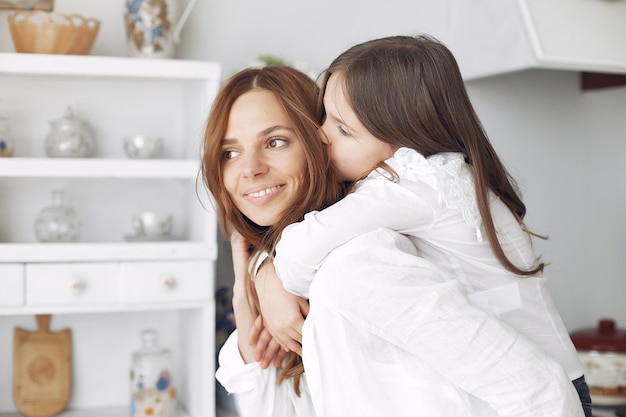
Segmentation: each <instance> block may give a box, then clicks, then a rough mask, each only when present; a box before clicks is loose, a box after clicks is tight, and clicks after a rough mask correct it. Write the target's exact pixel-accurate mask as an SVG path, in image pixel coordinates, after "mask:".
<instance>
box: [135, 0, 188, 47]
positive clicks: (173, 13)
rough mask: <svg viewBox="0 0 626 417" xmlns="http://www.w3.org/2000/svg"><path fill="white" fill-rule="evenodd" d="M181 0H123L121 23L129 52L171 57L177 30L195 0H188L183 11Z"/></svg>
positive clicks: (176, 40) (176, 39)
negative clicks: (122, 21) (122, 22)
mask: <svg viewBox="0 0 626 417" xmlns="http://www.w3.org/2000/svg"><path fill="white" fill-rule="evenodd" d="M180 1H181V0H126V6H125V8H124V25H125V27H126V45H127V49H128V55H129V56H132V57H144V58H173V57H174V50H175V47H176V45H178V43H180V32H181V30H182V29H183V25H184V24H185V22H186V21H187V18H188V17H189V15H190V14H191V11H192V9H193V7H194V6H195V5H196V2H197V0H188V2H187V5H186V6H185V8H184V10H183V11H182V13H180V6H179V2H180Z"/></svg>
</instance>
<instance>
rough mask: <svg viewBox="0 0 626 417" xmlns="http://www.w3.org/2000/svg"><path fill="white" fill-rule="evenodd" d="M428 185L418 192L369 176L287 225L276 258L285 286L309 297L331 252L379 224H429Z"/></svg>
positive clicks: (401, 227)
mask: <svg viewBox="0 0 626 417" xmlns="http://www.w3.org/2000/svg"><path fill="white" fill-rule="evenodd" d="M424 188H425V189H424V193H416V192H414V191H410V190H408V189H407V188H405V187H404V186H402V185H400V184H398V183H396V182H393V181H391V180H389V179H385V178H370V179H366V180H364V181H362V182H361V183H359V185H358V187H357V189H356V190H355V191H354V192H352V193H350V194H348V195H347V196H346V197H344V198H343V199H341V200H340V201H338V202H337V203H335V204H333V205H332V206H330V207H328V208H326V209H324V210H322V211H313V212H310V213H307V214H306V215H305V216H304V220H303V221H301V222H298V223H294V224H291V225H289V226H287V227H286V228H285V229H284V230H283V233H282V235H281V239H280V241H279V242H278V245H277V246H276V257H275V259H274V267H275V268H276V273H277V275H278V277H279V278H280V280H281V281H282V283H283V286H284V287H285V289H286V290H287V291H289V292H291V293H294V294H296V295H300V296H302V297H304V298H309V286H310V285H311V281H312V280H313V278H314V276H315V273H316V271H317V270H318V269H319V267H320V265H321V264H322V262H323V261H324V259H325V258H326V256H327V255H328V253H330V252H331V251H332V250H333V249H335V248H337V247H339V246H341V245H343V244H344V243H346V242H348V241H349V240H350V239H352V238H354V237H356V236H359V235H362V234H364V233H367V232H371V231H374V230H377V229H380V228H386V229H391V230H395V231H397V232H399V233H403V232H405V231H407V230H411V231H412V232H415V230H417V229H419V228H420V227H429V226H430V224H432V222H433V218H434V214H433V213H434V210H433V208H432V207H431V202H430V201H429V200H428V199H427V198H425V197H421V195H425V194H428V195H432V192H433V190H432V189H430V190H428V189H427V188H428V187H426V186H424ZM431 201H432V200H431Z"/></svg>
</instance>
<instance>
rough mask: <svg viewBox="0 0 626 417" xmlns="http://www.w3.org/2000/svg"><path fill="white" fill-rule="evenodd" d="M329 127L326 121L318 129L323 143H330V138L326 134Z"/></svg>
mask: <svg viewBox="0 0 626 417" xmlns="http://www.w3.org/2000/svg"><path fill="white" fill-rule="evenodd" d="M327 128H328V127H327V125H326V122H324V124H322V126H321V127H320V129H319V131H318V136H319V137H320V139H321V140H322V143H325V144H326V145H330V138H329V137H328V135H326V129H327Z"/></svg>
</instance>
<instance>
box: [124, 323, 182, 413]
mask: <svg viewBox="0 0 626 417" xmlns="http://www.w3.org/2000/svg"><path fill="white" fill-rule="evenodd" d="M141 341H142V346H141V348H140V349H139V350H137V351H136V352H134V353H133V355H132V365H131V370H130V393H131V401H130V415H131V417H144V416H152V417H174V416H175V411H176V388H175V386H174V384H173V378H172V367H173V362H172V353H171V351H170V350H169V349H167V348H164V347H161V346H159V344H158V342H157V332H156V331H155V330H152V329H149V330H144V331H143V332H142V333H141Z"/></svg>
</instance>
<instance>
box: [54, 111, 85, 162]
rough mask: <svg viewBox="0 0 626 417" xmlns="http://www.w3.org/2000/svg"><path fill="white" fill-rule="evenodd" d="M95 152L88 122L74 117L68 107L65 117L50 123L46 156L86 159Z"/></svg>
mask: <svg viewBox="0 0 626 417" xmlns="http://www.w3.org/2000/svg"><path fill="white" fill-rule="evenodd" d="M93 151H94V140H93V137H92V135H91V131H90V129H89V126H88V125H87V123H86V122H84V121H82V120H80V119H78V118H76V117H74V112H73V111H72V108H71V107H68V108H67V109H66V111H65V114H64V115H63V117H61V118H60V119H57V120H52V121H51V122H50V131H49V132H48V136H46V155H48V156H50V157H57V158H84V157H88V156H91V155H92V154H93Z"/></svg>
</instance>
